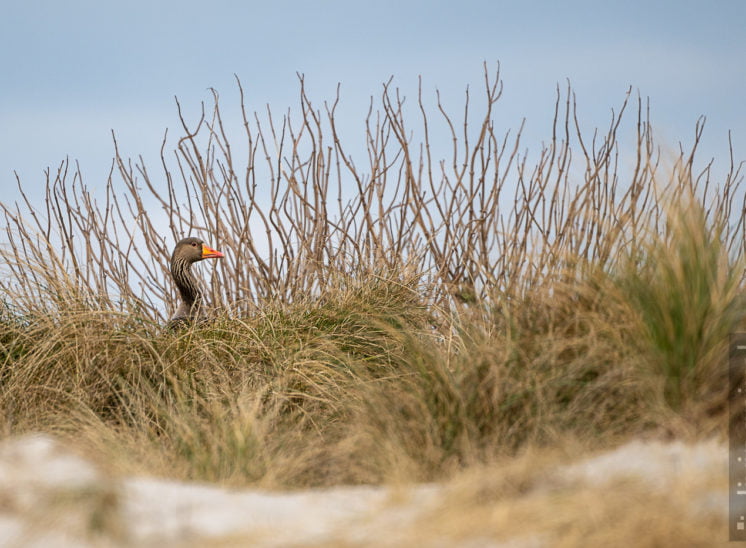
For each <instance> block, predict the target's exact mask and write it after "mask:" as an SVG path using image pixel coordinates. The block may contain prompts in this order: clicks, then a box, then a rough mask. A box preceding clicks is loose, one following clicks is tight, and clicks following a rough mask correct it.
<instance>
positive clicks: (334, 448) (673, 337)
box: [0, 73, 745, 544]
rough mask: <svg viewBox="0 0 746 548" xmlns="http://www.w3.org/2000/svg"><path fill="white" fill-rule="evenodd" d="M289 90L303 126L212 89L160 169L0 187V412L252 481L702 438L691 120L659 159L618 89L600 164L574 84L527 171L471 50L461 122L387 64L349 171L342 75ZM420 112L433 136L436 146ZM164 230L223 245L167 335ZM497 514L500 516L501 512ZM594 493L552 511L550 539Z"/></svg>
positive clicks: (722, 214)
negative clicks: (318, 91) (18, 189)
mask: <svg viewBox="0 0 746 548" xmlns="http://www.w3.org/2000/svg"><path fill="white" fill-rule="evenodd" d="M300 91H301V93H300V103H301V107H302V114H303V117H302V119H301V121H300V123H298V122H294V121H291V119H290V118H289V117H283V118H282V119H281V120H277V119H275V118H273V117H272V115H271V113H269V112H267V114H266V116H265V117H260V116H259V115H255V116H254V117H250V116H249V115H248V114H247V111H246V109H245V108H243V105H242V106H241V112H242V114H243V117H244V129H245V135H244V141H243V143H239V144H238V145H235V146H233V147H231V146H230V143H229V139H228V137H227V133H226V132H225V131H224V129H223V125H222V118H221V112H220V108H219V106H218V97H217V94H216V95H215V103H214V105H213V109H212V111H211V112H210V114H209V115H204V116H203V117H202V119H201V120H200V121H199V123H198V124H197V126H196V128H194V129H190V128H189V126H188V125H187V123H186V122H184V137H182V138H181V139H180V140H179V144H178V148H177V150H176V151H175V161H176V166H177V167H176V170H175V171H173V170H171V169H170V168H169V167H168V165H169V164H168V161H167V158H166V155H165V153H164V154H163V169H164V172H163V177H153V176H151V174H150V172H149V171H148V169H146V167H145V166H144V165H143V164H142V163H132V162H130V161H126V160H124V159H123V158H121V157H120V155H119V153H118V152H117V156H116V159H115V167H116V169H115V170H114V172H113V173H112V175H111V177H110V179H109V182H108V185H107V187H106V190H105V191H104V193H103V194H102V195H101V196H94V194H93V193H92V192H91V191H90V190H89V189H87V188H86V187H85V186H84V185H82V183H81V182H80V177H79V174H77V173H69V172H68V171H67V169H68V165H67V164H63V165H62V167H61V168H60V170H59V171H58V172H57V173H56V174H50V175H49V177H48V181H47V183H48V184H47V196H46V197H47V199H46V201H45V206H44V208H42V210H38V209H34V207H33V203H32V200H31V199H30V198H27V199H26V202H25V203H23V204H20V205H11V204H2V210H3V211H4V215H5V220H6V233H5V238H6V248H5V258H6V259H7V264H6V267H7V270H6V272H5V274H4V275H3V277H2V278H0V292H1V294H2V308H1V309H0V321H1V322H2V324H3V328H2V333H1V334H0V365H1V367H2V369H1V374H0V409H2V416H3V422H2V427H3V429H4V432H6V433H16V432H22V431H28V430H34V429H43V430H48V431H55V432H59V433H62V434H64V435H67V436H70V437H72V438H74V439H75V440H76V441H77V442H78V443H79V444H80V445H83V446H87V447H89V448H91V449H92V450H95V451H97V452H103V453H105V454H107V455H108V457H109V458H110V459H111V460H112V461H113V462H114V463H115V465H116V466H117V467H118V468H119V469H120V470H126V471H133V470H136V471H139V472H148V473H155V474H162V475H169V476H173V477H180V478H195V479H205V480H211V481H218V482H224V483H230V484H233V485H245V484H257V485H265V486H270V487H279V486H282V487H303V486H310V485H333V484H340V483H380V482H387V481H388V482H394V481H402V480H407V481H412V480H414V481H432V480H442V479H445V478H449V477H452V476H453V475H454V474H456V473H458V472H459V471H460V470H463V469H464V468H468V467H470V466H471V465H477V464H480V463H481V464H483V463H490V462H495V461H496V460H499V459H502V458H505V457H507V456H511V455H515V454H517V453H520V452H521V451H525V450H527V448H542V447H556V446H557V445H558V444H562V443H564V442H566V440H568V439H575V440H586V443H588V444H590V445H593V446H596V447H604V446H609V445H613V444H615V443H617V442H619V441H621V440H623V439H627V438H630V437H633V436H636V435H639V434H640V433H643V432H645V433H647V434H650V433H651V432H652V433H653V434H654V435H657V434H666V435H675V436H685V437H686V436H693V437H701V436H708V435H711V434H713V433H717V434H723V433H724V428H725V420H724V419H725V406H726V402H727V383H726V382H725V375H726V366H725V363H724V360H723V349H724V344H725V340H726V337H727V334H728V333H729V332H731V331H733V330H735V329H737V328H739V327H743V316H744V302H743V299H742V293H743V280H744V278H743V274H744V270H743V257H744V229H745V224H744V215H743V211H744V208H743V204H742V202H739V200H742V190H741V188H740V181H741V178H740V172H739V168H738V166H734V164H733V162H731V165H732V166H733V167H732V168H731V170H730V172H729V173H728V174H727V175H726V176H725V179H724V180H722V181H718V184H716V183H715V182H712V183H711V181H710V177H711V174H710V167H709V166H707V167H706V168H705V169H704V170H703V171H702V172H694V171H693V166H694V165H695V164H694V152H695V150H696V143H695V146H694V148H693V149H692V150H689V151H686V152H684V151H682V153H681V154H680V156H679V157H678V158H676V159H675V160H674V161H673V162H672V163H671V164H670V165H668V166H667V167H665V168H662V167H660V166H661V161H660V154H659V151H658V149H657V148H656V147H655V145H654V144H653V142H652V134H651V129H650V124H649V121H648V119H647V113H646V110H645V108H644V106H643V105H642V103H641V102H640V101H638V102H637V116H636V119H635V118H634V116H633V125H634V128H635V131H634V137H633V139H634V145H635V146H634V149H635V151H636V154H635V156H634V157H633V158H631V159H630V161H629V162H627V160H625V162H627V163H631V165H633V167H632V169H631V170H625V171H624V172H623V173H617V165H619V164H620V163H622V162H620V160H619V158H618V156H619V154H620V146H619V144H618V133H619V132H620V131H621V130H620V127H621V124H622V122H623V116H625V114H624V113H625V111H626V110H628V108H629V104H628V101H627V100H625V102H624V104H623V105H622V108H620V109H619V111H618V113H616V114H614V115H612V119H611V121H610V124H609V128H608V130H607V131H606V132H605V133H595V134H593V136H592V138H591V139H588V138H587V137H586V136H584V134H583V132H582V131H581V128H580V125H579V123H578V121H577V115H576V106H575V103H574V98H573V96H572V93H571V91H570V90H568V91H567V92H566V94H565V95H562V94H559V93H558V97H557V110H556V116H555V119H554V123H553V126H552V129H553V131H552V138H551V139H550V140H549V141H548V144H547V145H546V148H545V149H544V150H542V151H541V153H540V154H539V157H538V158H539V159H538V162H537V164H536V165H535V166H533V167H531V166H528V165H527V163H526V158H525V157H524V156H522V155H521V154H520V153H519V152H518V151H519V150H520V132H519V133H518V134H511V133H507V134H505V135H501V134H499V130H498V128H497V126H496V124H495V121H494V112H493V110H494V109H495V108H497V105H498V100H499V97H500V92H501V83H500V80H499V75H498V76H494V77H493V76H491V75H490V74H489V73H486V76H485V99H486V100H485V110H484V111H483V112H482V117H481V120H480V121H478V123H476V124H474V122H473V116H474V115H473V113H469V111H468V103H467V109H466V110H465V114H464V118H463V119H460V120H456V119H454V118H453V117H451V116H450V115H448V114H447V113H446V109H445V107H444V106H443V105H441V104H440V103H439V102H438V105H437V106H438V109H437V114H436V117H435V120H432V119H431V117H432V115H430V114H428V109H427V105H426V102H425V100H424V99H423V97H422V93H421V94H420V96H419V97H418V105H417V106H418V109H419V114H418V115H419V116H420V119H419V123H418V125H416V127H414V129H410V126H408V125H406V124H405V119H404V112H405V109H404V106H403V99H401V98H400V97H399V95H398V92H397V91H396V90H394V89H393V88H392V87H391V85H390V84H387V85H386V86H384V91H383V93H382V96H381V97H380V110H379V111H377V112H374V111H373V110H371V113H370V114H369V116H368V119H367V125H366V140H367V153H368V158H367V160H368V163H367V164H366V165H365V166H364V167H360V164H357V163H355V162H356V161H359V160H355V161H353V159H352V158H351V156H349V155H348V154H347V153H346V151H345V148H344V147H343V143H342V141H341V140H340V138H339V136H338V133H337V128H336V123H335V117H334V116H335V108H336V105H337V102H338V101H339V98H338V97H337V98H336V99H335V101H334V102H333V103H331V104H324V108H323V109H320V110H317V109H316V108H315V107H314V106H313V105H312V104H311V101H310V100H309V99H308V96H307V94H306V91H305V88H304V85H303V80H302V79H301V90H300ZM436 121H437V122H439V123H442V124H445V126H446V127H448V128H450V131H451V133H452V137H453V142H454V147H453V154H452V157H450V158H445V159H443V160H442V161H441V160H439V159H436V158H434V157H433V156H432V153H431V144H430V139H431V133H430V132H431V128H432V127H433V124H435V122H436ZM475 126H476V129H474V127H475ZM462 127H463V130H462V129H460V128H462ZM701 129H702V128H701V126H700V125H698V126H697V140H698V139H699V136H700V135H701ZM413 131H414V132H416V134H417V135H421V136H422V143H421V144H420V145H418V144H415V142H414V141H413V140H412V138H411V136H412V132H413ZM236 150H243V151H248V157H242V158H240V162H243V164H242V165H243V167H239V165H238V164H239V163H240V162H239V159H238V158H234V154H235V151H236ZM573 158H575V159H576V160H575V162H576V163H577V160H578V159H579V161H580V164H581V165H580V168H579V169H578V168H577V167H576V166H575V164H573V162H572V161H571V160H572V159H573ZM571 166H572V169H571ZM159 181H165V182H159ZM120 189H121V190H120ZM195 197H196V198H195ZM97 200H102V201H97ZM164 226H167V227H168V230H167V231H166V232H167V233H164V229H163V227H164ZM187 234H202V235H204V236H205V239H206V240H209V241H210V243H211V244H213V245H214V246H215V247H217V248H219V249H221V250H222V251H224V252H225V253H226V256H227V259H226V260H225V261H224V262H223V263H222V264H220V266H219V267H218V268H217V269H216V270H215V271H214V272H213V273H212V276H211V278H210V281H209V293H208V299H209V300H210V301H211V302H212V304H213V305H214V307H215V309H216V310H215V320H214V322H212V323H210V324H207V325H201V326H193V327H191V328H188V329H186V330H184V331H180V332H176V333H172V332H168V331H164V330H163V329H162V328H161V327H160V326H161V325H162V324H163V323H164V318H165V317H166V315H167V314H168V313H169V310H168V309H167V308H168V307H166V309H164V307H163V306H162V305H161V303H162V302H168V303H173V302H174V297H175V293H174V290H173V288H172V285H171V283H170V280H169V277H168V274H167V271H166V268H167V264H168V262H167V260H166V258H167V256H168V253H169V252H170V248H171V245H172V243H173V241H175V240H177V239H179V238H180V237H182V236H185V235H187ZM168 306H171V305H170V304H169V305H168ZM591 440H592V441H591ZM599 496H601V495H600V493H598V492H595V491H594V492H588V493H586V494H585V495H583V496H582V497H581V498H580V499H577V500H576V499H573V500H570V501H567V503H568V505H569V507H573V506H572V505H582V504H586V503H587V501H586V500H585V499H584V498H583V497H587V498H588V499H589V500H590V499H594V498H598V497H599ZM635 496H636V495H635V491H634V489H633V490H632V491H629V492H627V491H625V493H624V494H622V495H620V496H619V497H618V498H614V497H611V498H609V499H608V500H607V504H605V505H604V506H603V507H602V508H600V509H599V510H598V511H599V512H600V513H601V514H603V513H604V512H606V513H607V514H608V515H612V514H615V513H618V512H619V511H621V510H622V509H623V508H624V507H625V506H627V505H629V503H630V500H628V497H632V499H634V498H635ZM625 497H627V498H625ZM581 499H582V500H581ZM560 502H562V501H560ZM552 503H553V504H556V503H557V501H552ZM504 510H505V512H507V513H506V514H505V516H503V517H499V516H498V517H495V518H494V519H496V520H497V521H496V522H495V523H498V522H500V520H508V521H511V522H513V521H516V520H517V521H516V522H518V523H522V521H521V520H522V519H524V518H521V517H520V515H519V514H520V513H521V509H520V508H512V509H507V508H506V509H504ZM671 511H672V512H673V511H674V510H673V509H672V510H671ZM500 515H502V514H500ZM605 515H606V514H604V516H605ZM673 515H674V514H673V513H672V514H671V516H673ZM516 516H518V517H516ZM604 516H601V515H600V514H599V516H596V517H595V518H594V517H593V516H590V517H588V519H589V520H590V521H588V523H586V525H583V523H585V522H582V523H579V524H575V525H573V528H570V529H566V527H565V525H562V523H560V524H558V525H556V527H555V526H552V527H554V528H555V529H557V530H562V531H564V533H563V535H565V536H564V537H562V538H566V539H568V540H567V543H569V544H571V543H572V542H573V540H572V539H574V538H581V537H583V536H586V535H588V534H591V533H590V531H591V529H590V527H591V525H592V522H593V521H594V520H595V519H605V518H604ZM524 517H525V516H524ZM643 518H644V515H643V514H640V516H639V519H640V520H642V521H639V522H638V521H635V522H634V523H630V524H628V525H629V527H630V530H631V531H636V530H638V529H636V528H642V527H643V526H644V519H643ZM485 519H487V518H485ZM492 519H493V518H490V519H489V520H487V521H486V522H489V523H492V521H490V520H492ZM526 519H527V518H526ZM557 519H564V518H561V517H560V518H557ZM629 519H632V520H636V519H637V518H635V517H634V516H631V517H630V518H629ZM666 519H667V518H666ZM567 521H568V523H569V522H570V521H573V522H574V518H572V519H571V518H567ZM500 523H502V522H500ZM563 523H565V522H563ZM586 526H587V527H586ZM620 526H621V525H620ZM583 527H586V528H585V529H583ZM625 527H626V525H625ZM639 530H642V529H639ZM573 535H575V536H573ZM602 541H603V539H601V538H600V537H599V544H602V543H603V542H602Z"/></svg>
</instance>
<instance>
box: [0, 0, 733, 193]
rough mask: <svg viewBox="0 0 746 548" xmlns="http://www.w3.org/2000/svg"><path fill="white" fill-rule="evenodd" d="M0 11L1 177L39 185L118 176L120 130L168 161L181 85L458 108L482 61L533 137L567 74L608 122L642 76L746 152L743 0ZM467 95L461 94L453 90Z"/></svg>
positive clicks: (668, 115)
mask: <svg viewBox="0 0 746 548" xmlns="http://www.w3.org/2000/svg"><path fill="white" fill-rule="evenodd" d="M2 4H3V5H2V16H1V17H0V82H1V84H0V186H1V187H2V188H3V189H7V190H8V193H6V191H5V190H4V191H3V197H2V199H3V200H8V199H12V197H13V196H14V194H13V191H12V190H10V186H9V185H15V182H14V176H13V171H14V170H15V171H17V172H18V173H19V175H20V177H21V181H22V183H23V185H24V187H25V188H26V189H27V190H28V191H29V192H31V193H34V192H36V191H37V190H39V189H40V188H41V187H42V185H43V181H44V177H43V170H44V169H45V168H46V167H48V166H53V167H54V166H56V165H58V164H59V162H60V161H61V160H63V159H64V158H65V157H66V156H69V157H70V158H71V159H77V160H79V161H80V165H81V168H82V170H83V173H84V176H85V180H86V183H87V184H88V185H91V186H96V185H97V184H101V183H103V182H104V181H105V178H106V175H107V173H108V168H109V165H110V162H111V157H112V154H113V146H112V142H111V130H112V129H113V130H114V131H115V132H116V133H117V135H118V138H119V141H120V145H121V147H122V149H123V151H124V153H125V154H126V155H128V156H133V157H134V156H137V155H139V154H143V155H144V156H145V158H146V160H148V159H156V158H157V157H158V152H159V148H160V142H161V139H162V137H163V132H164V130H165V129H166V128H170V129H171V131H172V132H173V131H178V128H177V119H176V109H175V106H174V96H175V95H176V96H178V97H179V100H180V101H181V102H182V105H185V106H186V107H187V108H191V109H196V108H198V106H199V103H200V101H202V100H207V99H209V92H208V88H210V87H214V88H216V89H217V90H218V91H219V92H220V93H221V97H223V98H224V99H225V101H229V102H230V101H235V97H236V94H235V82H234V76H233V75H234V73H235V74H236V75H238V76H239V78H240V79H241V81H242V83H243V85H244V87H245V90H246V92H247V99H248V103H249V104H248V108H249V109H250V110H255V109H256V110H262V109H263V108H264V105H265V104H267V103H268V104H269V105H270V106H271V107H272V109H273V110H274V111H276V112H283V111H285V110H286V109H287V108H288V107H291V106H292V107H295V106H296V105H297V93H298V86H297V79H296V72H301V73H304V74H305V77H306V81H307V85H308V87H309V89H310V92H311V95H312V97H314V98H316V99H318V100H323V99H331V98H332V97H333V93H334V90H335V88H336V84H337V83H338V82H340V83H341V86H342V87H341V90H342V98H343V101H345V104H346V105H348V108H347V110H346V111H345V112H346V113H353V112H355V109H356V108H358V107H359V112H357V113H355V114H352V115H351V117H352V118H353V120H352V121H351V123H352V122H356V120H355V117H356V116H359V121H360V128H361V129H360V131H361V132H362V128H363V126H362V120H363V119H364V116H365V107H366V106H367V101H368V98H369V97H370V96H371V95H376V94H378V93H379V92H380V89H381V84H382V82H384V81H386V80H387V79H388V78H389V77H390V76H394V78H395V80H394V81H395V83H396V84H397V85H398V86H399V87H400V88H402V90H403V91H404V93H405V94H408V95H416V89H417V78H418V76H419V75H421V76H422V78H423V84H424V86H425V88H426V90H428V89H429V90H434V89H435V88H436V87H437V88H440V89H441V90H442V91H443V92H444V94H445V96H446V97H449V98H454V101H455V102H454V103H453V106H454V108H456V109H458V108H459V102H458V101H460V97H462V96H461V94H462V92H463V90H464V88H465V87H466V85H467V84H469V85H471V86H472V87H474V86H480V85H481V82H482V77H483V76H482V63H483V62H484V61H487V63H488V64H490V65H493V64H494V63H496V62H497V61H499V62H500V63H501V67H502V77H503V80H504V83H505V92H504V96H503V99H502V102H501V104H500V110H499V113H498V120H497V122H498V123H499V124H500V123H504V124H505V129H508V128H510V127H513V128H514V129H515V128H516V127H517V125H518V124H519V123H520V120H521V119H522V118H523V117H525V118H526V119H527V137H528V139H527V141H526V142H524V146H526V147H529V148H531V147H535V148H537V149H538V148H539V146H540V142H539V141H540V139H542V138H544V139H546V138H547V137H549V136H550V131H549V130H550V124H551V112H552V107H553V104H554V95H555V88H556V85H557V83H560V85H563V86H564V85H565V82H566V80H567V79H569V80H570V82H571V83H572V85H573V87H574V89H575V91H576V92H577V97H578V105H579V107H580V110H581V114H582V115H583V117H584V120H585V121H587V123H588V124H589V125H600V126H603V125H605V124H606V123H607V121H608V116H609V113H610V109H611V108H612V107H617V106H618V105H619V104H620V102H621V101H622V99H623V98H624V94H625V92H626V90H627V88H628V86H632V87H633V89H634V90H636V91H638V90H639V93H640V94H641V95H642V96H643V97H650V100H651V109H652V119H653V123H654V126H655V127H656V129H657V130H658V132H659V134H661V135H663V136H665V137H666V138H667V139H669V140H670V141H671V143H670V144H672V145H675V144H676V141H677V140H684V141H687V142H690V141H691V134H692V132H693V128H694V123H695V121H696V120H697V118H698V117H699V116H700V115H705V116H706V117H707V126H706V132H705V136H706V147H705V148H704V153H705V155H707V154H710V155H716V156H717V157H718V161H722V162H726V161H727V158H726V157H725V156H724V154H725V153H726V152H727V132H728V130H732V131H733V142H734V145H735V149H736V159H737V160H742V159H746V31H745V30H744V29H746V2H744V1H743V0H730V1H712V2H705V1H688V0H674V1H655V0H652V1H651V0H646V1H639V0H632V1H630V0H627V1H624V2H622V1H620V2H614V1H598V0H595V1H592V2H590V1H588V2H577V1H563V2H556V1H530V0H529V1H514V2H504V1H499V0H492V1H490V0H484V1H473V0H461V1H453V0H452V1H411V0H397V1H386V0H378V1H376V2H372V1H367V2H361V1H355V0H346V1H324V0H319V1H317V2H303V1H275V0H273V1H261V2H260V1H243V2H241V1H225V0H212V1H210V2H204V1H202V2H195V1H193V0H180V1H178V2H175V1H171V0H166V1H158V0H148V1H141V0H129V1H127V2H121V1H117V2H111V1H108V0H65V1H60V0H25V1H20V0H15V1H12V0H3V2H2ZM456 99H458V101H456Z"/></svg>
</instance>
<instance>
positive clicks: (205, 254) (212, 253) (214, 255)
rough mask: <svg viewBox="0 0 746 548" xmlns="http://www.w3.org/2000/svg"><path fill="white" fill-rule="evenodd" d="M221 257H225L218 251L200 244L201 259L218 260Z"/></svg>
mask: <svg viewBox="0 0 746 548" xmlns="http://www.w3.org/2000/svg"><path fill="white" fill-rule="evenodd" d="M221 257H225V255H223V254H222V253H220V251H217V250H215V249H213V248H211V247H207V246H206V245H205V244H202V258H203V259H220V258H221Z"/></svg>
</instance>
